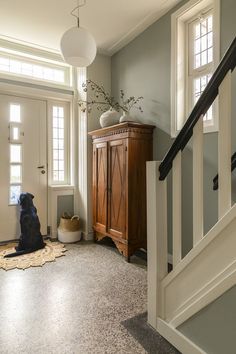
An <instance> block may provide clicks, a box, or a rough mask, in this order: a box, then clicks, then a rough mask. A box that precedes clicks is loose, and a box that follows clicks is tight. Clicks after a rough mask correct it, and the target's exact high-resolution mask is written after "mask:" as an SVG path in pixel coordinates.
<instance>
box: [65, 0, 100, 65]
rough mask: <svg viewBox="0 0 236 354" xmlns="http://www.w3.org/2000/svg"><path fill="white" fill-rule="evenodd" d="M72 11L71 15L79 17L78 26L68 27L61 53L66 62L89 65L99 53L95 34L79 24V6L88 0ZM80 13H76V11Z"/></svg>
mask: <svg viewBox="0 0 236 354" xmlns="http://www.w3.org/2000/svg"><path fill="white" fill-rule="evenodd" d="M79 2H80V1H79V0H78V5H77V6H76V7H75V8H74V9H73V10H72V11H71V15H72V16H75V17H76V18H77V26H75V27H72V28H70V29H68V30H67V31H66V32H65V33H64V34H63V36H62V38H61V45H60V46H61V53H62V56H63V58H64V60H65V62H66V63H68V64H70V65H73V66H77V67H85V66H89V65H90V64H91V63H92V62H93V61H94V59H95V56H96V53H97V47H96V42H95V40H94V38H93V36H92V35H91V34H90V33H89V32H88V31H87V30H86V29H85V28H82V27H80V25H79V8H80V7H82V6H84V5H85V4H86V0H84V1H83V3H82V4H80V3H79ZM76 10H78V13H77V14H75V11H76Z"/></svg>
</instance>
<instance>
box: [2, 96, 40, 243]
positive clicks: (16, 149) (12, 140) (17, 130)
mask: <svg viewBox="0 0 236 354" xmlns="http://www.w3.org/2000/svg"><path fill="white" fill-rule="evenodd" d="M46 112H47V107H46V102H45V101H42V100H36V99H28V98H22V97H18V96H10V95H4V94H0V241H5V240H12V239H16V238H18V237H19V236H20V225H19V215H20V214H19V212H20V208H19V205H17V202H18V197H19V195H20V193H21V192H29V193H31V194H33V195H34V204H35V206H36V208H37V210H38V216H39V220H40V223H41V233H42V234H43V235H46V234H47V130H46Z"/></svg>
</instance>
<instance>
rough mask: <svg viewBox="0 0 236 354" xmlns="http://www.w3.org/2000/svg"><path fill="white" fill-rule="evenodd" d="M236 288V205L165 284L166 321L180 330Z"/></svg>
mask: <svg viewBox="0 0 236 354" xmlns="http://www.w3.org/2000/svg"><path fill="white" fill-rule="evenodd" d="M235 284H236V204H234V206H233V207H232V208H231V209H230V211H229V212H228V213H226V214H225V215H224V216H223V217H222V219H220V220H219V221H218V222H217V224H216V225H215V226H214V227H213V228H212V229H211V230H210V231H209V232H208V233H207V234H206V236H205V237H204V238H203V239H201V241H200V242H199V243H198V244H197V245H195V247H194V248H193V249H192V250H191V251H190V252H189V253H188V254H187V255H186V256H185V257H184V258H183V259H182V261H181V262H179V263H178V264H177V265H176V267H175V269H174V270H173V271H172V272H171V273H169V274H168V275H167V276H166V277H165V278H164V279H163V280H162V281H161V284H160V286H161V289H160V290H161V302H162V308H163V315H164V316H163V317H162V319H163V320H164V322H165V323H166V324H169V325H170V326H171V327H172V328H176V327H178V326H179V325H181V324H182V323H183V322H185V321H186V320H187V319H188V318H190V317H191V316H193V315H194V314H195V313H197V312H199V311H200V310H201V309H202V308H204V307H205V306H207V305H208V304H210V303H211V302H213V301H214V300H216V299H217V298H218V297H219V296H221V295H222V294H223V293H225V292H226V291H227V290H229V289H230V288H231V287H232V286H234V285H235Z"/></svg>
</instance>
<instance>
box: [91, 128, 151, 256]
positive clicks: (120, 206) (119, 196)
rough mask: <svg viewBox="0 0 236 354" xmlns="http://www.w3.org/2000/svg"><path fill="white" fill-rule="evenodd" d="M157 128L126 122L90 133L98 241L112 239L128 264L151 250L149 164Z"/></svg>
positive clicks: (94, 223)
mask: <svg viewBox="0 0 236 354" xmlns="http://www.w3.org/2000/svg"><path fill="white" fill-rule="evenodd" d="M153 129H154V126H152V125H147V124H139V123H133V122H125V123H120V124H117V125H113V126H110V127H107V128H103V129H99V130H95V131H92V132H90V133H89V134H90V135H91V136H92V139H93V228H94V235H95V240H101V239H102V238H103V237H105V236H109V237H111V238H112V240H113V241H114V243H115V244H116V247H117V248H118V250H119V251H120V253H122V254H123V255H124V256H125V257H126V259H127V261H128V262H129V260H130V256H132V254H133V253H134V252H135V251H136V250H137V249H138V248H146V247H147V230H146V229H147V225H146V161H151V160H152V140H153V139H152V135H153Z"/></svg>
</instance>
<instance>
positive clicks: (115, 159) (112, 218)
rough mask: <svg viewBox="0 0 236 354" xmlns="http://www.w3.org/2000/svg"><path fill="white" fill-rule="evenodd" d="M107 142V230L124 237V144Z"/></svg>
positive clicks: (121, 141) (122, 142)
mask: <svg viewBox="0 0 236 354" xmlns="http://www.w3.org/2000/svg"><path fill="white" fill-rule="evenodd" d="M125 142H126V141H125V140H117V141H111V142H109V143H108V158H109V162H108V166H109V167H108V171H109V172H108V232H109V233H110V234H111V235H114V236H118V237H122V238H125V227H126V225H125V224H126V220H125V215H126V199H125V197H126V144H125Z"/></svg>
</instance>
